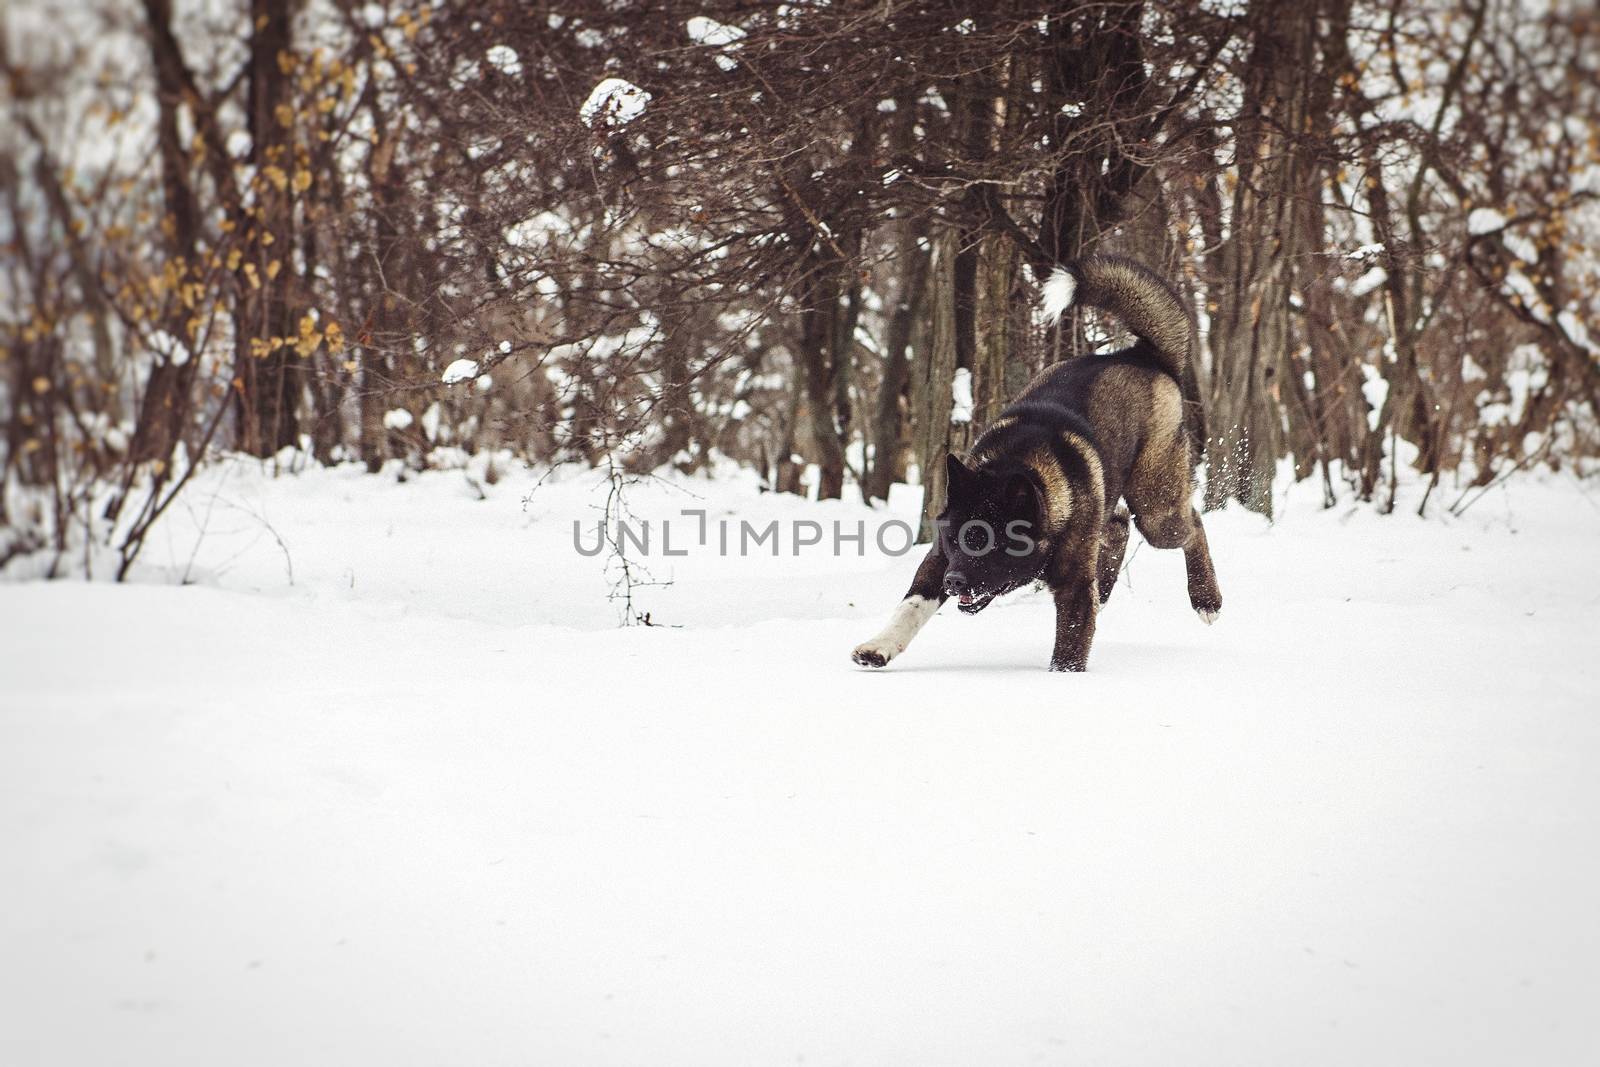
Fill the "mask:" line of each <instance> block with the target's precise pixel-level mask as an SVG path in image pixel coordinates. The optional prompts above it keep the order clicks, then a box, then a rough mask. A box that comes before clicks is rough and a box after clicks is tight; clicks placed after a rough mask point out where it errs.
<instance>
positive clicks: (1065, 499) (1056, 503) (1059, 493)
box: [1022, 447, 1072, 535]
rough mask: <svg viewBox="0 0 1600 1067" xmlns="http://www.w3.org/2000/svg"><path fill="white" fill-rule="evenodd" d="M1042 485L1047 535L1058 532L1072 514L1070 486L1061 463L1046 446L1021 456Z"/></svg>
mask: <svg viewBox="0 0 1600 1067" xmlns="http://www.w3.org/2000/svg"><path fill="white" fill-rule="evenodd" d="M1022 462H1023V463H1024V464H1026V465H1027V466H1028V467H1029V468H1030V469H1031V470H1032V471H1033V473H1034V474H1037V475H1038V476H1039V482H1040V484H1042V485H1043V486H1044V526H1045V533H1046V534H1047V535H1052V534H1057V533H1060V532H1061V530H1062V529H1063V528H1065V527H1066V525H1067V519H1068V518H1069V517H1070V516H1071V515H1072V486H1071V485H1069V484H1067V478H1066V475H1065V474H1064V473H1063V472H1062V470H1061V463H1060V461H1058V460H1057V459H1056V457H1055V454H1054V453H1053V452H1051V451H1050V449H1048V448H1043V447H1041V448H1036V449H1034V450H1033V451H1032V452H1030V453H1028V454H1027V455H1026V456H1025V457H1023V460H1022Z"/></svg>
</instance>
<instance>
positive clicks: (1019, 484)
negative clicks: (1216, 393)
mask: <svg viewBox="0 0 1600 1067" xmlns="http://www.w3.org/2000/svg"><path fill="white" fill-rule="evenodd" d="M1074 303H1077V304H1083V305H1087V306H1091V307H1097V308H1101V309H1103V310H1105V311H1108V312H1110V313H1111V314H1113V315H1115V316H1116V317H1117V318H1119V319H1121V320H1122V322H1123V323H1124V324H1125V325H1126V326H1127V327H1128V329H1129V330H1130V331H1131V332H1132V333H1133V334H1134V336H1135V337H1136V338H1137V342H1136V343H1135V344H1133V345H1132V346H1130V347H1128V348H1124V349H1121V350H1120V351H1116V352H1108V353H1100V354H1095V355H1091V356H1085V357H1083V358H1079V359H1070V360H1065V361H1063V362H1060V363H1056V364H1053V365H1052V366H1050V367H1047V368H1046V369H1045V370H1044V371H1042V372H1041V373H1040V374H1039V376H1038V377H1036V378H1035V379H1034V380H1033V381H1032V382H1030V383H1029V384H1028V386H1027V388H1025V389H1024V390H1023V391H1022V392H1021V394H1019V395H1018V396H1017V398H1016V399H1015V400H1014V401H1012V403H1011V405H1010V406H1009V407H1007V408H1006V409H1005V410H1004V411H1002V412H1001V413H1000V417H999V418H998V419H996V420H995V422H994V424H993V425H992V426H990V427H989V428H988V429H986V430H985V431H984V432H983V434H982V435H981V436H980V437H979V438H978V440H977V442H976V443H975V444H974V445H973V446H972V451H971V453H970V455H969V456H968V458H967V459H966V460H962V459H960V458H958V457H957V456H955V455H954V454H951V455H950V456H949V457H947V462H948V465H949V489H948V492H947V494H946V504H945V508H944V511H943V512H942V513H941V514H940V516H939V519H938V523H937V527H938V538H937V540H936V541H935V543H934V546H933V548H932V549H931V550H930V551H929V552H928V554H927V556H926V557H925V558H924V559H923V561H922V565H921V566H919V567H918V568H917V574H916V577H915V578H913V579H912V582H911V589H910V591H909V592H907V593H906V596H905V599H904V600H902V601H901V602H900V606H899V608H897V609H896V610H895V613H894V616H893V617H892V618H891V619H890V620H889V624H888V625H887V626H886V627H884V629H883V632H882V633H880V634H878V636H876V637H874V638H872V639H871V640H870V641H867V642H865V643H863V644H861V645H859V646H857V647H856V650H855V652H854V654H853V656H852V658H853V659H854V660H855V662H857V663H859V664H861V665H862V666H864V667H883V666H885V665H887V664H888V663H889V661H890V660H892V659H894V658H895V657H896V656H898V655H899V654H900V653H902V652H904V651H905V650H906V646H907V645H909V644H910V643H911V639H912V638H913V637H915V636H916V634H917V631H919V630H921V629H922V627H923V625H924V624H925V623H926V622H927V621H928V620H929V619H930V618H932V617H933V615H934V613H935V612H937V611H938V610H939V607H940V606H941V605H942V604H943V603H944V602H945V601H946V600H947V599H949V598H950V597H955V598H956V601H957V606H958V607H959V608H960V610H961V611H963V612H966V613H968V614H976V613H977V612H980V611H982V610H983V609H984V608H986V607H988V606H989V603H990V601H992V600H993V599H994V598H995V597H997V596H1001V595H1002V594H1005V593H1009V592H1011V591H1012V590H1014V589H1018V588H1020V587H1022V586H1024V585H1027V584H1028V583H1030V582H1032V581H1034V580H1035V579H1038V578H1043V579H1044V581H1045V583H1046V584H1047V585H1048V586H1049V588H1050V591H1051V593H1052V595H1053V596H1054V598H1055V604H1056V637H1055V649H1054V651H1053V652H1052V653H1051V656H1050V669H1051V670H1053V671H1081V670H1083V669H1084V668H1085V667H1086V666H1087V665H1088V662H1089V645H1090V643H1091V642H1092V641H1093V640H1094V622H1095V613H1096V611H1097V610H1098V609H1099V606H1100V605H1101V604H1104V603H1105V601H1106V598H1107V597H1109V596H1110V595H1111V588H1112V586H1114V585H1115V584H1116V581H1117V575H1118V573H1119V572H1120V571H1121V569H1122V556H1123V553H1124V552H1125V551H1126V550H1127V546H1128V520H1129V513H1130V512H1131V513H1132V519H1133V522H1134V523H1135V524H1136V525H1137V526H1138V527H1139V532H1140V533H1141V534H1143V535H1144V538H1145V540H1146V541H1148V542H1150V544H1151V545H1152V546H1154V547H1156V548H1181V549H1182V550H1183V557H1184V566H1185V569H1186V571H1187V573H1188V585H1189V603H1190V604H1191V605H1192V606H1193V607H1194V610H1195V611H1196V612H1197V613H1198V614H1199V616H1200V618H1201V619H1203V620H1204V621H1205V622H1207V623H1211V622H1215V621H1216V618H1217V614H1218V613H1219V612H1220V611H1221V610H1222V593H1221V591H1220V590H1218V588H1217V576H1216V572H1215V570H1213V568H1212V566H1211V551H1210V548H1209V547H1208V546H1207V544H1206V532H1205V528H1204V527H1203V526H1202V525H1201V523H1200V516H1199V514H1198V513H1197V512H1196V511H1195V510H1194V507H1193V505H1192V504H1191V499H1192V497H1193V496H1194V481H1193V470H1194V467H1193V464H1192V462H1191V460H1190V443H1189V435H1188V433H1187V432H1186V431H1185V429H1184V421H1183V401H1182V394H1181V391H1180V389H1179V384H1178V383H1179V382H1180V381H1181V380H1182V377H1183V371H1184V368H1185V366H1186V365H1187V364H1188V362H1189V358H1190V351H1191V337H1192V335H1193V326H1192V323H1191V322H1190V319H1189V315H1188V312H1187V311H1186V310H1185V309H1184V306H1183V302H1182V301H1181V300H1180V299H1179V298H1178V295H1177V293H1176V292H1174V291H1173V289H1172V287H1171V286H1169V285H1168V284H1167V283H1166V282H1165V281H1164V280H1163V279H1162V278H1160V277H1159V276H1158V275H1156V274H1155V273H1154V272H1152V271H1151V270H1150V269H1149V268H1148V267H1145V266H1144V265H1143V264H1141V263H1137V262H1135V261H1133V260H1131V259H1124V258H1121V257H1116V256H1090V257H1087V258H1085V259H1080V260H1078V261H1076V262H1074V263H1071V264H1069V265H1067V266H1065V267H1058V268H1057V269H1056V270H1055V271H1054V273H1052V274H1051V275H1050V277H1049V279H1048V280H1047V281H1046V282H1045V284H1044V290H1043V308H1044V312H1045V314H1046V316H1047V317H1048V318H1049V319H1050V320H1052V321H1054V320H1056V319H1059V318H1060V317H1061V315H1062V314H1063V313H1064V312H1065V311H1066V310H1067V309H1068V308H1069V307H1072V306H1073V304H1074ZM1119 500H1125V501H1126V502H1127V506H1126V507H1122V506H1120V505H1119V504H1118V501H1119Z"/></svg>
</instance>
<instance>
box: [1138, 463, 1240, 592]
mask: <svg viewBox="0 0 1600 1067" xmlns="http://www.w3.org/2000/svg"><path fill="white" fill-rule="evenodd" d="M1140 466H1141V467H1142V466H1145V463H1144V457H1142V456H1141V457H1140ZM1137 473H1138V474H1142V475H1143V476H1142V477H1140V476H1136V477H1135V478H1134V479H1133V480H1132V481H1130V482H1129V484H1128V503H1129V504H1130V505H1132V507H1133V521H1134V523H1135V524H1136V525H1137V526H1138V527H1139V532H1140V533H1141V534H1143V535H1144V539H1145V540H1146V541H1148V542H1150V545H1151V547H1152V548H1181V549H1183V567H1184V571H1185V574H1186V576H1187V579H1188V586H1189V605H1190V606H1191V607H1192V608H1194V610H1195V614H1197V615H1199V616H1200V618H1201V619H1202V620H1203V621H1205V622H1207V623H1212V622H1216V621H1217V615H1218V613H1219V612H1221V611H1222V591H1221V590H1220V589H1218V588H1217V572H1216V568H1214V567H1213V566H1212V565H1211V546H1210V545H1209V544H1208V543H1207V542H1206V528H1205V526H1204V525H1203V524H1202V523H1201V522H1200V514H1199V513H1198V512H1197V511H1195V510H1194V505H1193V504H1191V503H1190V502H1189V498H1190V497H1191V496H1192V495H1193V483H1192V482H1191V481H1190V478H1189V460H1188V457H1187V455H1185V454H1183V453H1182V452H1178V453H1176V456H1175V458H1173V459H1172V460H1170V461H1169V463H1168V464H1167V466H1166V469H1165V470H1159V469H1158V470H1154V471H1152V470H1149V469H1146V470H1144V471H1142V472H1137Z"/></svg>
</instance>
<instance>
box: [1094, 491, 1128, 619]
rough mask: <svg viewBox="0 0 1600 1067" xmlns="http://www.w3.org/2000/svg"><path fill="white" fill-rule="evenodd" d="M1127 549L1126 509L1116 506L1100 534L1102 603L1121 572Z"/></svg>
mask: <svg viewBox="0 0 1600 1067" xmlns="http://www.w3.org/2000/svg"><path fill="white" fill-rule="evenodd" d="M1127 551H1128V509H1127V508H1125V507H1122V506H1121V505H1118V506H1117V510H1116V511H1114V512H1112V513H1111V517H1110V518H1109V519H1107V520H1106V528H1105V529H1104V530H1103V531H1101V534H1100V564H1099V572H1100V581H1099V585H1100V603H1102V604H1104V603H1105V602H1106V598H1107V597H1109V596H1110V595H1111V589H1112V587H1113V586H1115V585H1116V584H1117V577H1118V575H1120V574H1121V573H1122V557H1123V555H1124V554H1125V553H1126V552H1127Z"/></svg>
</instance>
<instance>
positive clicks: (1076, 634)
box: [1049, 542, 1100, 671]
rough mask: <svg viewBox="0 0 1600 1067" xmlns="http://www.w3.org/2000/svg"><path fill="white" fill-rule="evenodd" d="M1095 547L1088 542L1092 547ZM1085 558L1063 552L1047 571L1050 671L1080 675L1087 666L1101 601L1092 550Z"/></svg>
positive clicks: (1095, 562)
mask: <svg viewBox="0 0 1600 1067" xmlns="http://www.w3.org/2000/svg"><path fill="white" fill-rule="evenodd" d="M1095 544H1096V542H1090V545H1091V546H1093V545H1095ZM1086 555H1087V558H1083V557H1082V556H1079V555H1075V554H1074V555H1068V554H1066V551H1065V550H1064V551H1063V555H1062V556H1058V557H1057V558H1056V559H1055V560H1053V561H1052V564H1051V567H1050V572H1049V585H1050V592H1051V593H1053V594H1054V595H1055V601H1056V645H1055V650H1054V651H1053V652H1051V654H1050V669H1051V670H1053V671H1081V670H1084V669H1086V668H1087V667H1088V666H1089V646H1090V644H1092V643H1093V642H1094V617H1095V611H1096V609H1097V608H1098V607H1099V606H1100V597H1099V594H1098V592H1097V591H1096V585H1097V582H1096V574H1095V572H1096V567H1097V561H1096V559H1095V555H1096V553H1094V552H1093V550H1092V547H1091V550H1090V551H1089V552H1088V553H1086ZM1063 556H1064V557H1065V558H1063Z"/></svg>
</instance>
